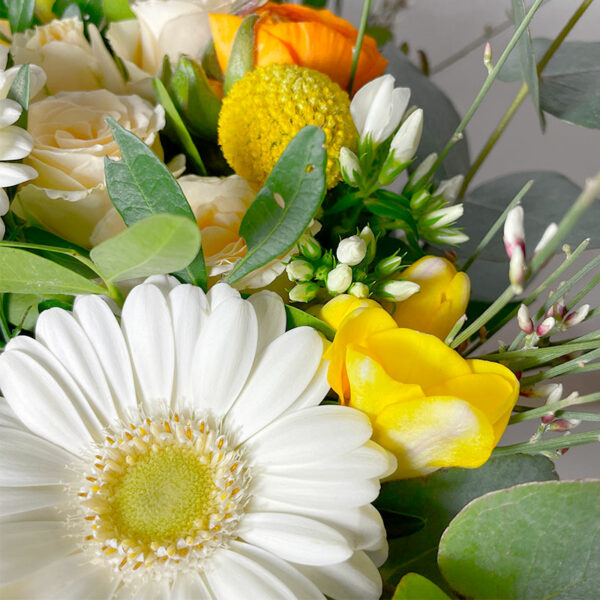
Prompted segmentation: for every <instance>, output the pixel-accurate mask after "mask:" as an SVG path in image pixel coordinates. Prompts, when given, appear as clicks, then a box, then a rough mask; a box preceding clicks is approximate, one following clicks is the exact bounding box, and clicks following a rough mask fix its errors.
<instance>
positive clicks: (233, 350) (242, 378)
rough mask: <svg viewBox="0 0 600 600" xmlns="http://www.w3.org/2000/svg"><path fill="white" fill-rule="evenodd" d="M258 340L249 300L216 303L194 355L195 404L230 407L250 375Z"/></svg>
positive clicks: (221, 408)
mask: <svg viewBox="0 0 600 600" xmlns="http://www.w3.org/2000/svg"><path fill="white" fill-rule="evenodd" d="M213 289H214V288H213ZM212 300H214V297H213V298H212ZM211 308H212V304H211ZM257 340H258V324H257V321H256V313H255V312H254V308H253V307H252V305H251V304H250V303H249V302H247V301H245V300H241V299H236V298H229V299H227V300H224V301H222V302H220V303H218V304H217V305H216V308H214V309H213V312H212V314H211V315H210V317H209V318H208V320H207V322H206V325H205V326H204V327H203V329H202V333H201V335H200V339H199V340H198V347H197V350H196V353H195V357H194V367H195V377H196V381H195V392H196V406H198V407H202V408H203V409H205V410H212V411H214V414H216V415H222V414H224V413H225V412H227V410H229V407H230V406H231V404H232V403H233V402H234V401H235V399H236V398H237V395H238V394H239V393H240V390H241V389H242V387H243V386H244V384H245V383H246V380H247V378H248V375H249V373H250V369H251V368H252V363H253V362H254V356H255V354H256V343H257Z"/></svg>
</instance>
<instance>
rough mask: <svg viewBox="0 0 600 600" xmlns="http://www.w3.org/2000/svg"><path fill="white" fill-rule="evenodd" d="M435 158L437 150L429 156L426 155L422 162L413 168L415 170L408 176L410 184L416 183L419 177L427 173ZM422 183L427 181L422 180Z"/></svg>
mask: <svg viewBox="0 0 600 600" xmlns="http://www.w3.org/2000/svg"><path fill="white" fill-rule="evenodd" d="M437 158H438V155H437V152H432V153H431V154H430V155H429V156H426V157H425V158H424V159H423V162H422V163H421V164H420V165H419V166H418V167H417V168H416V169H415V172H414V173H413V174H412V176H411V178H410V183H411V185H415V184H417V183H418V182H419V180H420V179H422V178H423V177H424V176H425V175H426V174H427V173H429V171H430V170H431V167H433V165H434V163H435V161H436V160H437ZM422 183H423V184H425V183H427V181H423V182H422Z"/></svg>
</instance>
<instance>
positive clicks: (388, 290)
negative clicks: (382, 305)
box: [375, 279, 421, 302]
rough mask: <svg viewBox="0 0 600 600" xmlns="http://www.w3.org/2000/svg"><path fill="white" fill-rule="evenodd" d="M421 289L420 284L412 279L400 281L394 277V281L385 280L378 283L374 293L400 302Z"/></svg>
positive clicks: (391, 300)
mask: <svg viewBox="0 0 600 600" xmlns="http://www.w3.org/2000/svg"><path fill="white" fill-rule="evenodd" d="M420 289H421V286H420V285H419V284H418V283H415V282H414V281H402V280H401V279H396V280H394V281H386V282H384V283H380V284H379V285H377V286H376V288H375V295H376V296H379V297H380V298H383V299H384V300H389V301H390V302H402V301H403V300H406V299H407V298H410V297H411V296H412V295H413V294H416V293H417V292H418V291H419V290H420Z"/></svg>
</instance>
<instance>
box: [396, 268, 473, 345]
mask: <svg viewBox="0 0 600 600" xmlns="http://www.w3.org/2000/svg"><path fill="white" fill-rule="evenodd" d="M402 279H405V280H406V281H414V282H415V283H418V284H419V286H421V289H420V290H419V291H418V292H417V293H416V294H413V295H412V296H411V297H410V298H408V299H406V300H404V302H400V303H398V304H396V305H395V310H394V311H393V316H394V320H395V321H396V323H397V324H398V326H399V327H408V328H410V329H416V330H417V331H422V332H424V333H431V334H432V335H435V336H436V337H438V338H440V339H441V340H444V339H445V338H446V336H447V335H448V333H450V330H451V329H452V327H453V326H454V324H455V323H456V321H458V319H459V318H460V317H462V315H463V314H464V312H465V309H466V308H467V303H468V302H469V295H470V293H471V282H470V280H469V276H468V275H467V274H466V273H457V271H456V269H455V268H454V265H453V264H452V263H451V262H450V261H448V260H446V259H445V258H441V257H439V256H424V257H423V258H421V259H419V260H418V261H417V262H416V263H414V264H413V265H411V266H410V267H408V269H406V270H405V271H403V272H402Z"/></svg>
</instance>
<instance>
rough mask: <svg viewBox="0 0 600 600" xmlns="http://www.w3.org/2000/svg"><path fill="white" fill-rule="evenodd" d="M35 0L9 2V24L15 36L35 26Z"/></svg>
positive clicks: (13, 0) (12, 0)
mask: <svg viewBox="0 0 600 600" xmlns="http://www.w3.org/2000/svg"><path fill="white" fill-rule="evenodd" d="M34 8H35V0H8V22H9V23H10V30H11V32H12V33H13V34H15V33H20V32H22V31H25V30H26V29H29V28H30V27H31V26H32V25H33V11H34Z"/></svg>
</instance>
